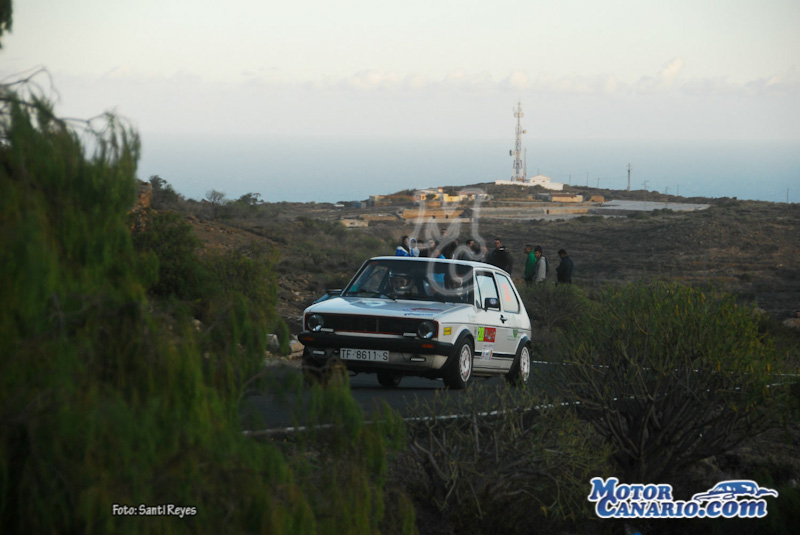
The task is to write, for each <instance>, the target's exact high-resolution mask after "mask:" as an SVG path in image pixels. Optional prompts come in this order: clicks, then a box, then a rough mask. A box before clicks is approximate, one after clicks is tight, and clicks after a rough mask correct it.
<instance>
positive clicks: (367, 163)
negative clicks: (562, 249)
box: [138, 133, 800, 203]
mask: <svg viewBox="0 0 800 535" xmlns="http://www.w3.org/2000/svg"><path fill="white" fill-rule="evenodd" d="M513 141H514V140H513V139H509V140H500V139H489V140H475V139H449V140H447V139H415V140H409V139H381V138H369V139H367V138H364V139H355V138H351V139H330V138H325V139H322V138H307V139H299V138H298V139H287V138H283V139H278V138H257V137H247V138H235V137H224V138H210V137H203V136H199V135H194V136H186V135H182V136H163V135H161V136H159V135H153V136H147V135H146V134H145V133H143V134H142V158H141V160H140V165H139V170H138V175H139V178H141V179H143V180H147V179H149V178H150V177H151V176H153V175H159V176H160V177H161V178H163V179H165V180H166V181H167V182H169V183H170V184H171V185H172V186H173V187H174V188H175V190H176V191H177V192H178V193H180V194H181V195H183V196H185V197H187V198H193V199H197V200H199V199H202V198H203V197H204V196H205V194H206V192H208V191H210V190H212V189H215V190H217V191H221V192H224V193H225V195H226V197H227V198H228V199H236V198H238V197H239V196H241V195H243V194H245V193H250V192H253V193H260V194H261V199H262V200H264V201H267V202H280V201H289V202H310V201H314V202H338V201H354V200H364V199H367V198H368V197H369V196H370V195H380V194H387V193H393V192H395V191H400V190H404V189H422V188H429V187H436V186H465V185H469V184H476V183H482V182H493V181H494V180H508V179H509V178H510V177H511V171H512V158H511V156H510V155H509V149H511V148H512V147H513ZM523 147H524V148H525V149H526V150H527V164H526V167H527V175H528V176H529V177H530V176H534V175H537V174H543V175H546V176H549V177H550V178H551V179H552V180H553V181H556V182H563V183H564V184H571V185H579V186H586V185H588V186H593V187H601V188H607V189H626V188H627V186H628V165H630V167H631V171H630V183H631V189H634V190H636V189H647V190H650V191H658V192H662V193H669V194H676V195H681V196H683V197H737V198H739V199H748V200H763V201H772V202H787V201H788V202H792V203H796V202H800V141H707V140H705V141H650V140H648V141H645V140H633V141H623V140H602V141H595V140H574V141H570V140H536V139H527V138H523Z"/></svg>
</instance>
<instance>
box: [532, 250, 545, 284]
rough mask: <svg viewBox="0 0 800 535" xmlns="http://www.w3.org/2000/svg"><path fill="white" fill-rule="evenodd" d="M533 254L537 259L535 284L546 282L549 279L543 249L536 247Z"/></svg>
mask: <svg viewBox="0 0 800 535" xmlns="http://www.w3.org/2000/svg"><path fill="white" fill-rule="evenodd" d="M533 254H534V256H535V257H536V270H535V274H534V276H533V278H534V281H535V282H544V281H545V279H546V278H547V258H545V257H544V256H543V254H542V248H541V247H540V246H538V245H537V246H536V247H534V248H533Z"/></svg>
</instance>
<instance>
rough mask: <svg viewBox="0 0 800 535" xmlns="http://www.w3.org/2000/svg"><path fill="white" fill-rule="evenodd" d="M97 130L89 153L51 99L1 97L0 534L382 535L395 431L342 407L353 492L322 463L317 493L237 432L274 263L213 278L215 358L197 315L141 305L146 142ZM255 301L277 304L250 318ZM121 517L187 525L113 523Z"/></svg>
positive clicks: (328, 402)
mask: <svg viewBox="0 0 800 535" xmlns="http://www.w3.org/2000/svg"><path fill="white" fill-rule="evenodd" d="M87 135H89V136H91V139H92V142H93V143H94V144H95V146H96V152H95V153H94V155H93V156H91V157H86V156H85V155H84V148H83V146H82V144H81V143H80V137H79V135H78V134H77V133H76V132H74V131H73V130H72V129H71V128H69V127H68V126H67V125H66V124H65V123H64V122H63V121H60V120H58V119H57V118H55V117H54V116H53V114H52V111H51V109H50V107H49V105H48V104H47V103H45V102H41V101H36V100H33V101H25V100H22V99H20V98H19V97H18V96H17V95H15V94H14V93H13V92H11V91H10V90H9V89H8V88H7V87H6V86H0V138H2V139H3V140H4V141H3V143H0V214H2V216H0V264H1V265H2V266H3V276H2V277H1V278H0V481H1V482H2V484H0V525H2V526H3V530H4V532H9V533H140V532H157V533H229V532H251V533H256V532H258V533H324V532H327V533H331V532H333V530H332V529H322V527H323V526H327V525H329V524H331V523H333V524H335V525H336V526H337V527H340V526H348V529H347V531H346V532H347V533H359V534H368V533H370V534H371V533H374V532H375V531H376V529H375V526H376V525H377V524H378V523H379V522H380V521H381V519H382V518H383V515H384V511H385V510H386V505H385V504H384V503H383V502H382V501H381V499H379V497H380V496H382V493H383V483H384V476H383V468H382V466H381V458H382V456H385V454H386V449H384V448H388V447H389V444H388V442H387V441H383V442H382V441H381V440H379V438H381V439H382V438H383V437H384V436H385V434H386V433H387V431H386V430H385V429H383V428H379V429H378V430H377V431H375V434H374V436H370V437H368V436H366V434H360V433H354V432H353V429H356V430H358V429H362V428H364V422H363V415H361V414H360V413H358V412H355V411H353V410H348V411H346V414H347V415H348V425H347V426H345V425H343V424H341V425H337V426H335V427H334V428H332V430H331V431H330V433H331V434H332V435H333V437H334V440H338V441H340V442H342V441H345V440H347V442H345V443H346V444H347V445H348V446H349V447H351V448H352V451H351V452H349V453H346V454H345V453H342V452H343V451H344V450H345V448H340V449H337V450H333V452H334V453H335V454H341V457H338V458H335V459H332V460H331V461H330V464H332V465H335V466H336V467H337V470H339V471H341V472H343V473H346V474H347V475H348V478H347V479H346V480H345V479H337V478H335V477H332V476H329V474H328V473H327V470H328V466H329V463H327V462H326V463H321V464H320V466H319V468H318V472H317V473H318V477H317V478H316V479H315V480H309V479H308V478H306V477H305V472H303V471H302V470H304V469H305V466H304V465H303V464H302V463H300V462H299V461H298V460H297V459H295V458H292V457H289V456H288V455H287V454H286V452H284V451H281V449H280V448H279V447H278V446H277V445H275V444H271V443H259V442H256V441H254V440H252V439H250V438H246V437H244V436H243V435H242V433H241V428H240V426H239V421H238V408H239V397H240V395H241V392H242V389H243V385H244V383H245V381H246V380H249V379H250V378H249V377H248V376H247V375H246V374H247V373H248V370H250V369H255V366H256V364H257V363H259V362H260V361H261V359H262V358H263V353H261V354H259V352H258V351H254V350H252V348H253V346H255V345H258V344H257V343H254V342H260V339H259V335H258V334H257V333H255V330H257V329H258V326H257V325H255V324H254V321H253V318H254V317H259V315H260V317H263V318H268V317H270V314H272V313H274V312H273V311H272V310H270V309H269V305H270V293H269V292H270V283H269V278H268V276H266V275H265V269H266V268H265V267H264V266H263V265H258V264H257V263H256V264H254V261H253V260H252V259H251V258H250V257H248V258H247V260H244V259H242V258H240V257H231V258H229V259H222V260H220V262H219V264H218V265H214V266H213V267H214V268H215V269H217V270H218V273H220V274H223V275H225V276H226V278H225V279H224V280H223V281H222V282H221V283H220V285H221V286H220V287H221V288H222V289H223V290H224V291H220V293H219V294H218V295H220V296H223V297H220V301H219V302H225V301H226V299H228V298H227V297H225V296H232V297H230V298H229V299H230V302H231V303H232V304H231V306H230V309H229V311H230V312H229V314H228V315H225V314H223V315H220V316H218V317H220V318H225V317H231V318H232V320H231V321H230V322H229V323H228V324H227V332H224V331H225V329H222V328H220V329H219V330H217V331H214V332H215V336H217V340H218V347H220V348H222V349H221V350H219V351H214V352H210V351H206V350H205V349H206V348H205V347H203V346H202V345H201V342H204V340H201V339H200V338H199V337H198V334H197V331H196V329H195V326H194V324H193V322H192V316H191V315H190V313H189V307H186V306H182V304H181V303H180V302H179V303H178V305H177V306H174V307H172V308H169V309H166V310H158V309H156V310H155V311H153V307H151V304H150V303H149V302H148V300H147V298H146V292H145V288H144V284H152V283H153V279H154V277H152V274H151V273H150V269H149V267H142V265H141V264H142V263H144V264H147V266H149V265H150V264H151V263H152V260H151V258H152V257H151V256H150V255H149V254H142V253H137V252H136V251H135V249H134V247H133V244H132V239H131V235H130V231H129V227H128V221H127V211H128V210H129V209H130V207H131V206H133V201H134V191H135V187H134V172H135V168H136V160H137V156H138V147H139V143H138V138H137V136H136V135H135V133H134V132H132V131H130V130H129V129H126V128H124V126H122V125H120V123H119V122H118V121H117V120H116V119H115V118H114V117H110V116H109V117H107V121H106V123H105V124H104V125H102V130H101V131H100V132H99V133H97V132H94V131H93V130H89V131H87ZM168 226H169V225H168ZM177 227H179V225H178V226H177ZM173 230H174V228H173ZM174 239H175V236H174V235H170V238H169V240H174ZM169 240H167V241H169ZM158 243H159V244H163V243H165V242H160V241H159V242H158ZM160 246H161V245H159V247H160ZM183 254H186V253H185V251H184V253H183ZM162 256H163V255H162ZM145 276H146V280H143V279H142V277H145ZM250 283H255V284H256V287H255V288H253V287H250V286H248V285H249V284H250ZM253 303H257V304H259V305H261V306H264V307H266V308H264V309H263V310H259V311H256V312H253V311H252V310H250V308H249V307H250V305H252V304H253ZM215 306H217V305H215ZM219 306H220V309H223V310H224V309H225V307H224V306H223V305H219ZM167 313H169V314H167ZM224 323H225V322H224V321H221V322H220V324H224ZM209 330H212V329H211V328H209ZM337 395H338V397H336V396H337ZM328 396H334V397H332V398H331V397H328ZM346 396H349V392H347V391H346V390H345V391H343V392H342V391H339V393H338V394H337V393H336V391H333V392H331V393H330V394H328V393H322V394H320V399H319V401H317V402H316V403H317V405H321V406H331V407H341V406H342V405H344V404H346V403H351V404H352V403H353V402H352V400H349V401H348V400H347V399H345V397H346ZM337 403H338V404H337ZM337 424H338V422H337ZM371 429H372V428H371ZM338 434H343V435H344V438H336V437H337V435H338ZM366 449H368V451H365V450H366ZM356 461H358V462H356ZM342 481H345V482H346V483H347V484H348V485H350V487H349V489H348V492H347V493H346V494H345V495H344V496H343V497H342V498H341V500H340V501H339V502H338V503H339V504H342V505H343V507H341V508H332V507H325V506H324V504H322V503H320V501H321V500H322V499H324V497H327V496H336V497H338V496H339V495H340V494H341V492H340V489H339V487H338V486H337V485H338V484H339V483H340V482H342ZM312 482H314V483H317V484H315V485H312V484H311V483H312ZM363 496H370V497H373V496H374V497H375V498H374V499H362V497H363ZM113 504H118V505H125V506H130V507H135V508H137V510H138V507H139V505H140V504H145V505H151V506H158V505H167V504H174V505H176V506H181V507H192V508H194V514H191V515H189V516H186V517H183V518H180V517H178V516H163V515H162V516H147V517H143V516H139V517H131V516H119V515H118V516H115V515H114V514H113V509H112V506H113ZM409 514H410V513H409V511H408V510H401V511H400V512H398V513H396V516H397V517H399V518H402V519H408V517H409ZM365 518H366V519H369V522H365V520H364V519H365ZM405 525H407V524H405Z"/></svg>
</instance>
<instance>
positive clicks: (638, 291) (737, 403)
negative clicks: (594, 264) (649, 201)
mask: <svg viewBox="0 0 800 535" xmlns="http://www.w3.org/2000/svg"><path fill="white" fill-rule="evenodd" d="M598 301H599V306H598V307H597V308H596V309H595V310H594V312H593V315H592V317H591V318H590V319H589V321H588V322H586V323H585V324H574V325H572V326H571V327H570V328H568V329H567V330H566V333H567V335H566V337H565V340H564V344H563V348H562V351H563V353H562V354H563V360H564V362H565V363H567V364H568V365H565V366H561V367H559V368H558V369H559V370H560V373H556V374H554V375H552V376H551V377H550V378H549V382H550V383H551V384H552V385H553V387H554V388H555V389H557V390H558V392H559V393H560V394H561V395H562V396H563V397H564V398H565V399H571V400H575V401H578V402H579V403H580V409H579V413H580V415H581V416H582V417H583V418H585V419H586V420H587V421H588V422H590V423H591V424H592V425H593V426H594V428H595V429H596V430H597V431H598V432H599V433H600V434H601V435H602V436H603V437H605V439H606V440H607V441H608V443H609V444H610V445H611V446H612V448H613V450H614V456H613V458H614V460H615V461H616V464H617V465H618V468H619V470H621V471H622V473H623V474H624V477H626V478H627V480H628V481H631V482H645V483H646V482H657V481H662V480H663V479H665V478H666V477H669V476H671V475H674V474H676V473H678V472H680V471H681V470H683V469H684V468H686V467H687V466H689V465H691V464H692V463H694V462H696V461H698V460H700V459H703V458H705V457H709V456H711V455H715V454H719V453H722V452H725V451H727V450H729V449H731V448H733V447H734V446H735V445H737V444H738V443H739V442H741V441H742V440H743V439H745V438H747V437H750V436H753V435H755V434H757V433H760V432H762V431H764V430H766V429H768V428H769V427H770V426H773V425H775V424H776V422H777V413H779V412H780V411H777V410H776V403H777V400H776V397H777V396H778V394H779V392H780V389H777V390H776V389H770V388H768V385H769V384H770V382H772V381H773V380H774V379H773V374H774V373H776V372H777V371H778V369H779V365H780V362H779V360H778V359H777V356H776V354H775V351H774V350H773V348H772V345H771V344H770V342H769V340H767V339H764V338H763V337H762V336H761V335H760V334H759V325H758V318H757V317H756V315H755V314H754V313H753V311H752V309H751V308H749V307H745V306H739V305H738V304H737V303H736V302H735V301H734V300H733V298H732V297H731V296H726V295H714V294H706V293H704V292H702V291H700V290H696V289H692V288H689V287H685V286H679V285H669V284H664V283H655V284H653V285H651V286H648V285H645V284H641V283H640V284H633V285H630V286H622V287H612V288H608V289H606V290H605V291H603V292H601V293H600V294H599V295H598Z"/></svg>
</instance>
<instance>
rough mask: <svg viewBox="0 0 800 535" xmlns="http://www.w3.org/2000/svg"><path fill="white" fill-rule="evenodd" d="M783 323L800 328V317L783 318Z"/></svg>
mask: <svg viewBox="0 0 800 535" xmlns="http://www.w3.org/2000/svg"><path fill="white" fill-rule="evenodd" d="M783 324H784V325H785V326H787V327H789V328H790V329H800V318H789V319H785V320H783Z"/></svg>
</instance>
